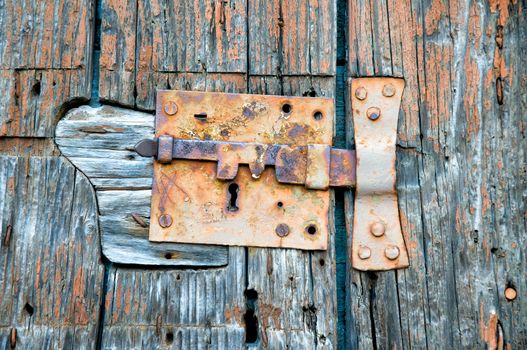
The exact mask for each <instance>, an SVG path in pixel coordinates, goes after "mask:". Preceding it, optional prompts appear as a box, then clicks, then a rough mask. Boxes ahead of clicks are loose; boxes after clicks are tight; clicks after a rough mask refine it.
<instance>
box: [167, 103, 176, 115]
mask: <svg viewBox="0 0 527 350" xmlns="http://www.w3.org/2000/svg"><path fill="white" fill-rule="evenodd" d="M164 110H165V113H166V114H168V115H174V114H176V113H177V104H176V103H175V102H174V101H169V102H167V103H165V107H164Z"/></svg>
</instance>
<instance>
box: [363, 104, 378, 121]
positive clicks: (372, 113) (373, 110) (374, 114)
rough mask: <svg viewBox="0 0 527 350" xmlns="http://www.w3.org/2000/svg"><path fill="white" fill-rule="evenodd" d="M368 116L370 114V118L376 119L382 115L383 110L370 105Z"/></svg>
mask: <svg viewBox="0 0 527 350" xmlns="http://www.w3.org/2000/svg"><path fill="white" fill-rule="evenodd" d="M366 116H368V118H369V119H370V120H373V121H375V120H377V119H379V118H380V117H381V110H380V109H379V108H378V107H370V108H368V110H367V111H366Z"/></svg>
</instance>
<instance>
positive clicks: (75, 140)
mask: <svg viewBox="0 0 527 350" xmlns="http://www.w3.org/2000/svg"><path fill="white" fill-rule="evenodd" d="M55 134H56V135H55V141H56V143H57V145H58V146H59V149H60V151H61V152H62V154H63V155H64V156H66V157H68V159H69V160H70V161H71V162H72V163H73V164H74V165H75V166H76V167H77V168H79V170H80V171H82V172H83V173H84V174H85V175H86V176H87V177H88V179H89V180H90V181H91V182H92V183H93V185H94V186H95V190H96V194H97V203H98V208H99V221H100V223H101V244H102V251H103V253H104V255H105V256H106V257H107V258H108V259H109V260H110V261H112V262H116V263H122V264H136V265H161V266H162V265H167V266H222V265H226V264H227V261H228V250H227V248H225V247H214V246H204V245H192V244H173V243H154V242H150V241H149V240H148V225H149V222H150V220H149V219H150V196H151V191H150V189H151V187H152V172H153V170H152V159H151V158H142V157H140V156H139V155H137V153H135V151H133V147H134V145H135V144H136V143H137V142H139V141H140V140H142V139H145V138H151V137H153V134H154V117H153V116H152V115H151V114H147V113H141V112H135V111H130V110H125V109H121V108H116V107H109V106H104V107H100V108H92V107H89V106H83V107H79V108H76V109H73V110H71V111H70V112H68V114H67V115H66V116H65V117H64V118H63V119H62V120H61V121H60V122H59V123H58V125H57V129H56V132H55Z"/></svg>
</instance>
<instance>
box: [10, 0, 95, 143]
mask: <svg viewBox="0 0 527 350" xmlns="http://www.w3.org/2000/svg"><path fill="white" fill-rule="evenodd" d="M92 17H93V3H92V1H89V0H80V1H64V0H56V1H34V0H29V1H14V0H6V1H2V4H1V5H0V27H1V28H2V30H1V31H0V91H2V98H1V99H0V136H25V137H28V136H30V137H52V136H53V131H54V129H55V124H56V121H57V117H60V114H61V113H63V111H64V109H65V107H66V106H67V105H71V104H72V103H73V104H78V103H79V102H81V101H87V100H88V98H89V96H90V91H91V80H92V77H91V69H90V65H91V57H92V54H91V43H92V33H93V25H92V24H93V23H92V22H93V21H92Z"/></svg>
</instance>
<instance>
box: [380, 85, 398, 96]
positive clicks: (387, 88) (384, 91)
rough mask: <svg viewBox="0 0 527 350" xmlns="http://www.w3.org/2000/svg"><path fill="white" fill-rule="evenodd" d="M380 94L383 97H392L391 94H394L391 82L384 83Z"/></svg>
mask: <svg viewBox="0 0 527 350" xmlns="http://www.w3.org/2000/svg"><path fill="white" fill-rule="evenodd" d="M382 94H383V95H384V96H385V97H392V96H393V95H395V87H394V86H393V85H392V84H386V85H384V87H383V88H382Z"/></svg>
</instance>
